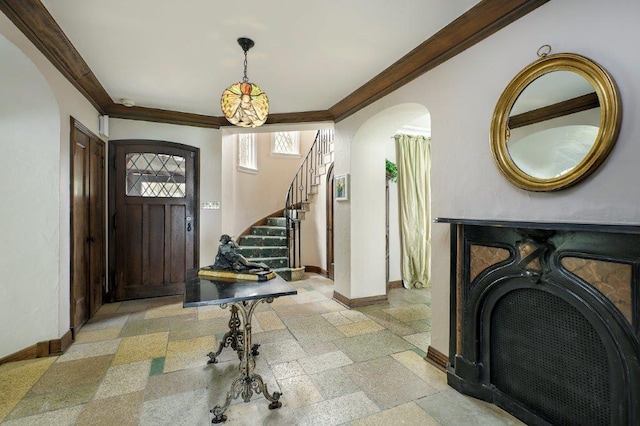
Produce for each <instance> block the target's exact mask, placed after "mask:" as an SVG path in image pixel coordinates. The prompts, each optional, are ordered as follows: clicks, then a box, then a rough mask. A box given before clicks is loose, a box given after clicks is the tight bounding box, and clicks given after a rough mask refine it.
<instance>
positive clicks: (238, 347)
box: [207, 304, 260, 364]
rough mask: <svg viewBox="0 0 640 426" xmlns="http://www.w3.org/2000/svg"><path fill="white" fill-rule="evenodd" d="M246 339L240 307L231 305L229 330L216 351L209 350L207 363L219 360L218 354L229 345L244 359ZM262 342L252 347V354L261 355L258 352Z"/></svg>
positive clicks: (214, 362) (239, 357)
mask: <svg viewBox="0 0 640 426" xmlns="http://www.w3.org/2000/svg"><path fill="white" fill-rule="evenodd" d="M243 341H244V331H243V330H241V329H240V317H239V316H238V307H237V306H236V305H235V304H233V305H231V318H229V331H227V332H226V333H225V335H224V336H223V337H222V341H221V342H220V346H219V347H218V350H217V351H216V352H209V353H208V354H207V356H208V357H209V361H207V364H216V363H217V362H218V356H219V355H220V353H221V352H222V350H223V349H224V348H226V347H228V346H231V348H232V349H233V350H234V351H236V352H237V353H238V359H240V360H242V351H243V346H242V345H243V344H242V342H243ZM259 347H260V344H258V343H256V344H254V345H253V346H252V347H251V354H252V355H253V356H258V355H260V352H258V348H259Z"/></svg>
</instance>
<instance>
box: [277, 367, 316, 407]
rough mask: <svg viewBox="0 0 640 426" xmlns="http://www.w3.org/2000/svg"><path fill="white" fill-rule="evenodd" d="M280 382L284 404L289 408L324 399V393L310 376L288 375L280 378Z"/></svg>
mask: <svg viewBox="0 0 640 426" xmlns="http://www.w3.org/2000/svg"><path fill="white" fill-rule="evenodd" d="M278 384H279V385H280V389H282V398H281V400H282V404H283V405H286V406H287V408H298V407H302V406H303V405H309V404H314V403H316V402H319V401H322V395H320V392H319V391H318V389H317V388H316V386H315V385H314V384H313V382H312V381H311V379H309V376H306V375H303V376H294V377H287V378H286V379H280V380H278ZM270 391H271V390H270Z"/></svg>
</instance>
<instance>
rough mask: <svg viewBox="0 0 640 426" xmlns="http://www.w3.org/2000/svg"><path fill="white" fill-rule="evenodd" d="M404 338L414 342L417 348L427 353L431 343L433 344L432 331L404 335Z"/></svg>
mask: <svg viewBox="0 0 640 426" xmlns="http://www.w3.org/2000/svg"><path fill="white" fill-rule="evenodd" d="M403 339H404V340H406V341H407V342H409V343H412V344H413V345H414V346H415V347H416V348H418V349H420V350H422V351H423V352H425V353H426V352H427V351H428V350H429V345H430V344H431V333H430V332H425V333H416V334H410V335H408V336H404V337H403Z"/></svg>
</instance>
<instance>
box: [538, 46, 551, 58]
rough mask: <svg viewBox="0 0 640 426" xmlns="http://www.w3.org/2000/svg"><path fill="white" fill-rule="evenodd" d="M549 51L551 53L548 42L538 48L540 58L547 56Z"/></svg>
mask: <svg viewBox="0 0 640 426" xmlns="http://www.w3.org/2000/svg"><path fill="white" fill-rule="evenodd" d="M549 53H551V46H550V45H548V44H543V45H542V46H540V47H539V48H538V52H537V55H538V58H540V59H543V58H546V57H547V55H549Z"/></svg>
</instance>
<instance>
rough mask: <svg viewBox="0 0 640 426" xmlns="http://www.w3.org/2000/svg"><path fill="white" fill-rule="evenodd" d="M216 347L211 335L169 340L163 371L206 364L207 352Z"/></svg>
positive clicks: (167, 371) (207, 359)
mask: <svg viewBox="0 0 640 426" xmlns="http://www.w3.org/2000/svg"><path fill="white" fill-rule="evenodd" d="M214 348H217V345H216V339H215V338H214V337H213V336H204V337H198V338H195V339H188V340H178V341H175V342H169V344H168V346H167V355H166V358H165V361H164V372H165V373H169V372H171V371H177V370H184V369H186V368H193V367H198V366H205V365H207V361H209V358H208V357H207V354H208V353H209V352H211V351H212V350H213V349H214Z"/></svg>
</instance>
